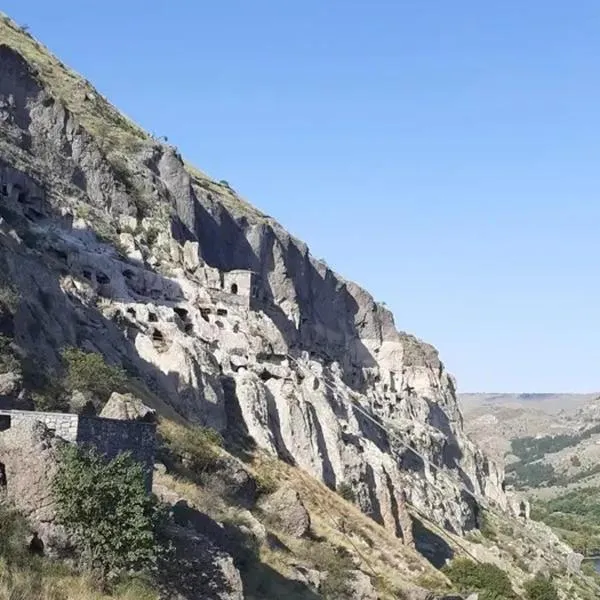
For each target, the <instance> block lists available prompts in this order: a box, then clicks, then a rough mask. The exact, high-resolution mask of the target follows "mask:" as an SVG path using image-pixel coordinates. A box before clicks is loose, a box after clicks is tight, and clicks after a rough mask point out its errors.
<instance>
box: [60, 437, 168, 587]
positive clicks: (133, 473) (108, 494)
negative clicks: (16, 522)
mask: <svg viewBox="0 0 600 600" xmlns="http://www.w3.org/2000/svg"><path fill="white" fill-rule="evenodd" d="M53 493H54V498H55V500H56V504H57V516H58V518H59V520H60V522H61V523H62V524H63V525H64V526H65V527H66V528H67V530H68V531H69V532H70V533H71V534H72V535H73V536H74V538H75V539H76V541H77V543H78V546H79V547H80V548H81V549H82V551H83V554H82V560H83V564H84V565H85V567H86V568H88V569H90V570H92V571H93V572H94V573H96V574H97V575H98V576H99V577H100V579H101V581H104V582H106V581H109V580H114V579H115V578H116V577H117V576H118V575H120V574H121V573H124V572H139V571H144V570H147V569H150V568H151V567H153V566H154V564H155V562H156V559H157V555H158V552H159V546H158V543H157V538H156V534H157V528H158V526H159V524H160V520H161V512H160V510H159V508H158V505H157V503H156V500H155V499H154V497H152V496H149V495H147V493H146V489H145V482H144V472H143V469H142V467H141V465H139V464H138V463H136V462H134V461H133V459H132V458H131V456H130V455H129V454H128V453H125V454H120V455H119V456H117V457H116V458H114V459H113V460H110V461H107V460H106V459H105V458H104V457H102V456H101V455H100V454H98V453H97V452H96V451H94V450H92V449H82V448H78V447H75V446H66V447H65V449H64V450H63V453H62V456H61V460H60V462H59V468H58V471H57V473H56V476H55V478H54V482H53Z"/></svg>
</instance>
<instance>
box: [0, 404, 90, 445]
mask: <svg viewBox="0 0 600 600" xmlns="http://www.w3.org/2000/svg"><path fill="white" fill-rule="evenodd" d="M0 415H6V416H9V417H10V425H11V428H12V427H14V426H15V425H17V426H18V425H19V424H20V423H25V422H31V421H41V422H42V423H44V425H46V427H47V428H48V429H51V430H52V431H54V433H55V434H56V435H57V436H58V437H60V438H62V439H63V440H66V441H67V442H76V441H77V435H78V434H77V431H78V425H79V416H78V415H70V414H64V413H44V412H36V411H19V410H0Z"/></svg>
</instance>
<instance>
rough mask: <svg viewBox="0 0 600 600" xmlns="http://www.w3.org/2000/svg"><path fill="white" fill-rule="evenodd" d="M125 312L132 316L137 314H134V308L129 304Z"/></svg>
mask: <svg viewBox="0 0 600 600" xmlns="http://www.w3.org/2000/svg"><path fill="white" fill-rule="evenodd" d="M127 314H129V315H131V316H132V317H134V318H135V317H136V316H137V315H136V314H135V308H132V307H131V306H130V307H129V308H128V309H127Z"/></svg>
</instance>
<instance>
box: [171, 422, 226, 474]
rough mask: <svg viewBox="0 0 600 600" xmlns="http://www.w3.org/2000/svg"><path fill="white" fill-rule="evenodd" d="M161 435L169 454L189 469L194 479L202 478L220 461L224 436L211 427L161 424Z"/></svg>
mask: <svg viewBox="0 0 600 600" xmlns="http://www.w3.org/2000/svg"><path fill="white" fill-rule="evenodd" d="M159 432H160V435H161V437H162V439H163V444H164V446H165V449H166V450H167V452H168V453H169V454H170V455H171V457H172V458H174V459H175V460H176V461H177V462H179V463H180V464H181V465H182V466H183V467H184V468H185V469H187V470H188V471H189V472H190V474H191V475H192V477H193V478H198V479H199V478H201V477H202V475H204V474H205V473H206V472H207V471H209V470H210V469H213V468H214V467H215V466H216V464H217V462H218V459H219V451H218V448H219V447H221V446H223V438H222V436H221V435H220V434H219V433H218V432H217V431H215V430H214V429H210V428H209V427H199V426H190V427H183V426H177V425H174V424H173V423H169V422H161V424H160V427H159Z"/></svg>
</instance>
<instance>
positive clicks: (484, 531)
mask: <svg viewBox="0 0 600 600" xmlns="http://www.w3.org/2000/svg"><path fill="white" fill-rule="evenodd" d="M479 531H481V535H483V537H485V538H487V539H488V540H491V541H493V542H495V541H496V540H497V539H498V535H497V533H496V530H495V529H494V526H493V524H492V522H491V520H490V517H489V515H488V513H487V512H485V511H482V512H481V517H480V523H479Z"/></svg>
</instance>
